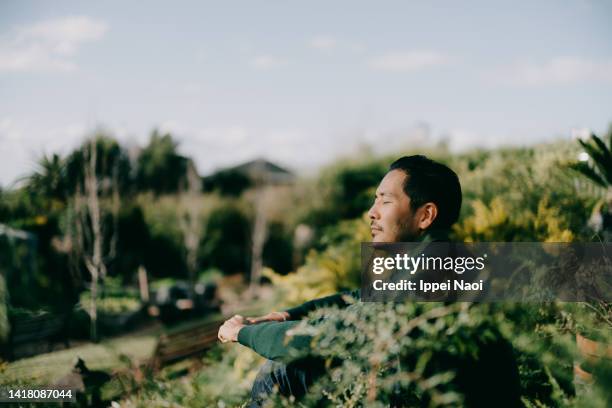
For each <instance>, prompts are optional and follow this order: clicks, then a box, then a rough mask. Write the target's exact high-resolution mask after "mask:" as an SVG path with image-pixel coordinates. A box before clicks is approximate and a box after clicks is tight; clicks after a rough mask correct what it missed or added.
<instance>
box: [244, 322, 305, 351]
mask: <svg viewBox="0 0 612 408" xmlns="http://www.w3.org/2000/svg"><path fill="white" fill-rule="evenodd" d="M299 323H300V322H298V321H288V322H266V323H260V324H254V325H250V326H244V327H242V328H241V329H240V331H239V332H238V336H237V340H238V342H239V343H240V344H242V345H243V346H246V347H249V348H251V349H252V350H253V351H255V352H256V353H257V354H259V355H261V356H263V357H265V358H267V359H270V360H279V359H283V358H285V357H288V356H289V350H291V349H304V348H307V347H309V346H310V340H311V338H312V337H311V336H292V337H291V338H290V340H289V341H288V342H287V341H286V338H287V332H288V331H289V330H291V329H293V328H294V327H295V326H297V325H298V324H299Z"/></svg>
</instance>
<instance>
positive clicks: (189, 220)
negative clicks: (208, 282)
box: [179, 161, 203, 300]
mask: <svg viewBox="0 0 612 408" xmlns="http://www.w3.org/2000/svg"><path fill="white" fill-rule="evenodd" d="M185 184H186V188H183V187H181V188H180V193H179V203H180V208H181V214H180V215H179V223H180V227H181V231H182V232H183V242H184V245H185V251H186V255H187V256H186V260H187V272H188V274H189V295H190V297H191V299H192V300H193V298H194V287H195V280H196V272H197V262H198V248H199V247H200V238H201V236H202V225H203V224H202V219H201V217H200V209H201V206H200V200H201V191H202V181H201V179H200V176H199V175H198V173H197V171H196V168H195V165H194V164H193V162H191V161H190V162H189V165H188V171H187V177H186V183H185Z"/></svg>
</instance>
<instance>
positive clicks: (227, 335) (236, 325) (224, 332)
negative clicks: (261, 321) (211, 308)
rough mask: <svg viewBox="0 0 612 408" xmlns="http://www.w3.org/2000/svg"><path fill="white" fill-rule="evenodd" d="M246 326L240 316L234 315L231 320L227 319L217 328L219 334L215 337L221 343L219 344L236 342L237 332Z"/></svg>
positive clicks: (245, 322)
mask: <svg viewBox="0 0 612 408" xmlns="http://www.w3.org/2000/svg"><path fill="white" fill-rule="evenodd" d="M246 325H247V321H246V319H245V318H244V317H242V316H240V315H235V316H234V317H232V318H231V319H228V320H226V321H225V323H223V325H221V327H220V328H219V333H218V334H217V337H218V338H219V340H220V341H221V343H227V342H229V341H234V342H236V341H238V332H239V331H240V329H242V328H243V327H244V326H246Z"/></svg>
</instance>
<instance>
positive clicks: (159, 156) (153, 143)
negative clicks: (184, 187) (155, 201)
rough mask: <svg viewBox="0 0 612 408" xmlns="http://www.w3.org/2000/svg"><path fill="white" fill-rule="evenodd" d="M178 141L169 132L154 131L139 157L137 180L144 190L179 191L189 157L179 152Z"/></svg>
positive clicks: (156, 191)
mask: <svg viewBox="0 0 612 408" xmlns="http://www.w3.org/2000/svg"><path fill="white" fill-rule="evenodd" d="M177 146H178V143H177V142H176V141H174V139H173V138H172V135H170V134H169V133H165V134H161V133H159V132H158V131H157V130H155V131H153V133H152V134H151V138H150V139H149V144H148V145H147V146H146V147H145V148H144V149H143V150H142V152H141V153H140V156H139V157H138V166H137V176H136V182H137V184H138V186H139V188H140V189H141V190H142V191H152V192H154V193H155V194H165V193H174V192H177V191H178V189H179V187H180V186H181V183H182V182H183V181H184V180H185V177H186V174H187V164H188V163H187V162H188V160H187V158H185V157H183V156H181V155H179V154H178V153H177Z"/></svg>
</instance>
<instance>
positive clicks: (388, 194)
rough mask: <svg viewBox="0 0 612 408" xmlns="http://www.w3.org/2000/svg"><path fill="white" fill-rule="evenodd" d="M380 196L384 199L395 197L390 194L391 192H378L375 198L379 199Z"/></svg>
mask: <svg viewBox="0 0 612 408" xmlns="http://www.w3.org/2000/svg"><path fill="white" fill-rule="evenodd" d="M379 195H380V196H383V197H384V196H387V197H395V194H393V193H390V192H386V191H383V192H382V193H379V192H376V194H375V196H376V197H377V196H379Z"/></svg>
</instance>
